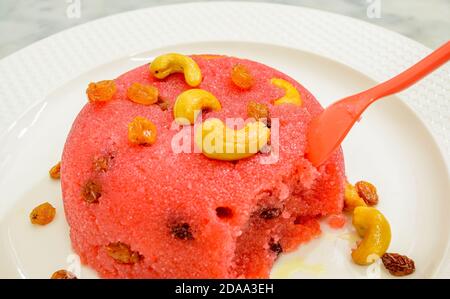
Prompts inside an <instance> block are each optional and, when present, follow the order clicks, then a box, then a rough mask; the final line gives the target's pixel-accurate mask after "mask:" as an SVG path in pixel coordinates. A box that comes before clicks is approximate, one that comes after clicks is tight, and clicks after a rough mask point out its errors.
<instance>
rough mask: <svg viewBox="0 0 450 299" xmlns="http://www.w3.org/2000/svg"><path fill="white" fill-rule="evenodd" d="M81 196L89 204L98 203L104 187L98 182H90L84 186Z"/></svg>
mask: <svg viewBox="0 0 450 299" xmlns="http://www.w3.org/2000/svg"><path fill="white" fill-rule="evenodd" d="M81 194H82V196H83V199H84V200H85V201H86V202H87V203H97V202H98V199H99V198H100V196H101V195H102V187H101V186H100V185H99V184H97V183H96V182H94V181H92V180H89V181H87V182H86V184H85V185H84V187H83V190H82V192H81Z"/></svg>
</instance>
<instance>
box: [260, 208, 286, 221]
mask: <svg viewBox="0 0 450 299" xmlns="http://www.w3.org/2000/svg"><path fill="white" fill-rule="evenodd" d="M280 215H281V209H279V208H263V209H261V210H260V212H259V217H260V218H262V219H266V220H270V219H274V218H277V217H279V216H280Z"/></svg>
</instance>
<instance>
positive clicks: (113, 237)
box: [61, 55, 345, 278]
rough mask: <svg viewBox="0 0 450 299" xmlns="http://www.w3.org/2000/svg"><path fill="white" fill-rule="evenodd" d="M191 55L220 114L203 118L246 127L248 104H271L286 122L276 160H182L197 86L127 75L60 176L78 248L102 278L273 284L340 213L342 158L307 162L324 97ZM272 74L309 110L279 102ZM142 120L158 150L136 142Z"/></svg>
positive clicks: (221, 60)
mask: <svg viewBox="0 0 450 299" xmlns="http://www.w3.org/2000/svg"><path fill="white" fill-rule="evenodd" d="M192 58H193V59H194V60H195V62H196V63H197V64H198V66H199V67H200V69H201V72H202V75H203V80H202V82H201V84H200V85H199V86H198V87H197V88H201V89H204V90H207V91H209V92H211V93H212V94H214V95H215V97H216V98H217V99H218V100H219V101H220V104H221V107H222V108H221V109H220V110H219V111H213V112H208V111H206V112H204V114H203V119H207V118H209V117H216V118H219V119H221V120H225V118H228V117H241V118H244V119H246V118H247V104H248V103H249V102H250V101H256V102H258V103H264V104H266V105H267V106H268V107H269V110H270V116H271V118H278V119H279V122H280V128H279V144H280V150H279V158H278V161H277V162H276V163H274V164H261V163H260V162H259V158H260V155H262V154H261V153H258V154H255V155H254V156H252V157H250V158H246V159H242V160H238V161H233V162H228V161H220V160H214V159H210V158H207V157H206V156H205V155H203V154H202V153H179V154H176V153H174V152H173V150H172V147H171V141H172V138H173V137H174V135H175V134H177V133H178V132H179V130H180V129H179V128H178V129H174V128H173V127H172V128H171V126H172V122H173V120H174V117H173V112H172V109H173V105H174V102H175V99H176V98H177V96H178V95H179V94H180V93H181V92H183V91H185V90H187V89H189V88H191V87H190V86H188V85H187V84H186V83H185V80H184V77H183V75H182V74H172V75H170V76H168V77H167V78H165V79H157V78H155V77H153V76H152V74H151V73H150V70H149V66H148V65H144V66H141V67H138V68H136V69H134V70H132V71H130V72H128V73H125V74H124V75H122V76H120V77H119V78H117V79H116V80H115V84H116V86H117V91H116V92H115V94H114V97H113V99H112V100H110V101H107V102H90V103H88V104H86V106H85V107H84V108H83V109H82V111H81V112H80V114H79V115H78V117H77V119H76V120H75V122H74V124H73V127H72V129H71V132H70V134H69V136H68V138H67V142H66V145H65V148H64V153H63V158H62V168H61V179H62V191H63V198H64V207H65V213H66V216H67V221H68V223H69V226H70V236H71V240H72V245H73V247H74V249H75V251H76V252H77V253H78V254H79V255H80V257H81V260H82V262H83V263H85V264H87V265H89V266H91V267H92V268H94V269H95V270H96V271H97V272H98V273H99V275H100V276H101V277H107V278H236V277H237V278H265V277H268V276H269V273H270V270H271V267H272V265H273V263H274V261H275V259H276V258H277V256H278V255H279V254H280V253H282V252H289V251H292V250H294V249H296V248H297V247H298V245H299V244H300V243H302V242H306V241H308V240H310V239H312V238H314V237H316V236H318V235H319V234H320V225H319V222H318V219H319V218H321V217H323V216H327V215H332V214H338V213H340V212H341V211H342V207H343V190H344V182H345V174H344V164H343V156H342V152H341V151H340V150H339V151H337V152H335V153H334V154H333V155H332V157H331V158H330V159H329V160H328V161H327V162H326V163H325V164H324V165H322V166H321V167H320V168H318V169H316V168H315V167H313V166H312V165H311V163H310V162H309V161H308V160H307V159H305V157H304V151H305V145H306V137H305V133H306V130H307V127H308V124H309V122H310V120H311V118H312V117H313V116H314V115H317V114H318V113H320V112H321V111H322V108H321V106H320V104H319V103H318V102H317V101H316V100H315V98H314V97H313V96H312V95H311V94H310V93H309V92H308V91H307V90H306V89H305V88H304V87H303V86H301V85H300V84H299V83H297V82H295V81H294V80H293V79H292V78H290V77H288V76H287V75H285V74H283V73H281V72H279V71H277V70H274V69H272V68H270V67H268V66H265V65H263V64H260V63H257V62H253V61H249V60H244V59H238V58H233V57H226V56H220V57H210V56H202V55H198V56H192ZM236 64H242V65H244V66H245V67H246V68H247V69H248V70H249V71H250V72H251V75H252V76H253V78H254V82H253V86H252V87H251V88H250V89H249V90H242V89H240V88H238V87H237V86H235V85H234V84H233V82H232V81H231V79H230V72H231V69H232V68H233V66H235V65H236ZM272 78H281V79H284V80H286V81H288V82H290V83H291V84H292V85H293V86H294V87H295V88H296V89H297V90H298V92H299V93H300V95H301V99H302V105H301V106H296V105H290V104H285V105H274V104H273V101H274V100H275V99H278V98H280V97H282V96H283V95H284V93H285V91H284V90H283V89H281V88H279V87H277V86H274V85H273V84H271V79H272ZM135 82H139V83H142V84H146V85H153V86H155V87H156V88H157V89H158V91H159V95H160V98H163V99H165V100H167V101H168V102H169V106H168V109H166V110H164V109H161V107H160V105H157V104H153V105H148V106H147V105H142V104H138V103H135V102H132V101H130V100H129V99H128V98H127V89H128V87H129V86H130V85H131V84H133V83H135ZM136 116H142V117H145V118H147V119H149V120H151V122H153V123H154V124H155V126H156V130H157V138H156V142H155V143H154V144H152V145H150V146H139V145H133V144H130V142H129V140H128V135H127V133H128V124H129V123H130V122H131V121H132V120H133V119H134V118H135V117H136ZM86 194H87V195H86ZM86 196H88V197H89V196H93V198H95V201H91V202H88V201H86Z"/></svg>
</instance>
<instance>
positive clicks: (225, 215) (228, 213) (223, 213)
mask: <svg viewBox="0 0 450 299" xmlns="http://www.w3.org/2000/svg"><path fill="white" fill-rule="evenodd" d="M216 214H217V217H219V218H222V219H230V218H233V210H232V209H230V208H229V207H218V208H216Z"/></svg>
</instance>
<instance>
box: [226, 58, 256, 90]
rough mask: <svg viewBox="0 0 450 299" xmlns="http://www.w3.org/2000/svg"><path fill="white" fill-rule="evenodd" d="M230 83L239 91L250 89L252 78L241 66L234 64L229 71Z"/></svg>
mask: <svg viewBox="0 0 450 299" xmlns="http://www.w3.org/2000/svg"><path fill="white" fill-rule="evenodd" d="M231 81H233V83H234V84H235V85H236V86H237V87H239V88H240V89H250V88H251V87H252V86H253V76H252V75H251V74H250V72H249V71H248V69H247V68H246V67H245V66H244V65H242V64H236V65H235V66H234V67H233V69H232V70H231Z"/></svg>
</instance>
